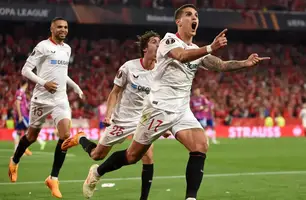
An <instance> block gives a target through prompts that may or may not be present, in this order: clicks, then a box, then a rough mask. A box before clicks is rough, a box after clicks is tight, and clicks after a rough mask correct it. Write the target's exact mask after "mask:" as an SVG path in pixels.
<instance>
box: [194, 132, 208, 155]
mask: <svg viewBox="0 0 306 200" xmlns="http://www.w3.org/2000/svg"><path fill="white" fill-rule="evenodd" d="M208 148H209V142H208V137H207V136H206V137H205V139H204V140H199V141H197V143H196V145H194V147H193V148H191V151H193V152H201V153H207V152H208Z"/></svg>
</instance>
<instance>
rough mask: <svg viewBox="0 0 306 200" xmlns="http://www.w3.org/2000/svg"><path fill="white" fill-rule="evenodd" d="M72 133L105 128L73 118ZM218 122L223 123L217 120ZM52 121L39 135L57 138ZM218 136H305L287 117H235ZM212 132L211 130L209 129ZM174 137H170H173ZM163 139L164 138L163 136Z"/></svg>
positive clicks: (3, 136)
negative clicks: (277, 122)
mask: <svg viewBox="0 0 306 200" xmlns="http://www.w3.org/2000/svg"><path fill="white" fill-rule="evenodd" d="M72 124H73V126H72V128H71V135H75V134H76V133H77V132H78V131H81V130H82V131H84V132H85V133H86V134H87V136H88V138H90V139H91V140H98V139H99V138H100V135H101V134H103V130H102V131H100V130H99V128H98V125H97V124H98V121H97V120H73V122H72ZM217 124H222V123H221V122H217ZM54 130H55V129H54V127H52V123H51V122H50V123H46V125H45V127H43V128H42V130H41V132H40V135H39V137H41V138H42V139H43V140H55V139H57V136H56V134H54ZM216 132H217V137H219V138H280V137H304V129H303V127H302V125H301V121H300V120H299V119H294V118H293V119H286V125H285V126H284V127H278V126H273V127H265V126H264V125H263V119H234V120H233V121H232V125H231V126H224V125H217V126H216ZM207 133H208V134H210V133H211V131H210V130H208V131H207ZM14 134H15V131H14V130H12V129H6V128H0V140H7V141H9V140H13V135H14ZM172 138H173V137H169V139H172ZM161 139H162V138H161Z"/></svg>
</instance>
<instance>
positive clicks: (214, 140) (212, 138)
mask: <svg viewBox="0 0 306 200" xmlns="http://www.w3.org/2000/svg"><path fill="white" fill-rule="evenodd" d="M211 140H212V142H213V143H216V142H217V139H216V131H215V130H213V134H212V137H211Z"/></svg>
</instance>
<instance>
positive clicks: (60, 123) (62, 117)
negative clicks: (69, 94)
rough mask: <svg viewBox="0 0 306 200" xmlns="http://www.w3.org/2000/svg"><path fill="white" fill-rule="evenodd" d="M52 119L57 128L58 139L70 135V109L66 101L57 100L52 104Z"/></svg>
mask: <svg viewBox="0 0 306 200" xmlns="http://www.w3.org/2000/svg"><path fill="white" fill-rule="evenodd" d="M51 116H52V119H53V120H54V123H55V125H56V127H57V129H58V134H59V138H60V139H67V138H68V137H69V136H70V126H71V109H70V106H69V102H68V101H62V102H59V103H58V104H57V105H55V106H54V108H53V110H52V113H51Z"/></svg>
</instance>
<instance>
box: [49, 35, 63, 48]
mask: <svg viewBox="0 0 306 200" xmlns="http://www.w3.org/2000/svg"><path fill="white" fill-rule="evenodd" d="M49 40H50V42H52V43H53V44H55V45H61V46H63V45H64V43H61V44H57V43H56V42H55V41H54V40H53V39H52V38H51V37H49Z"/></svg>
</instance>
